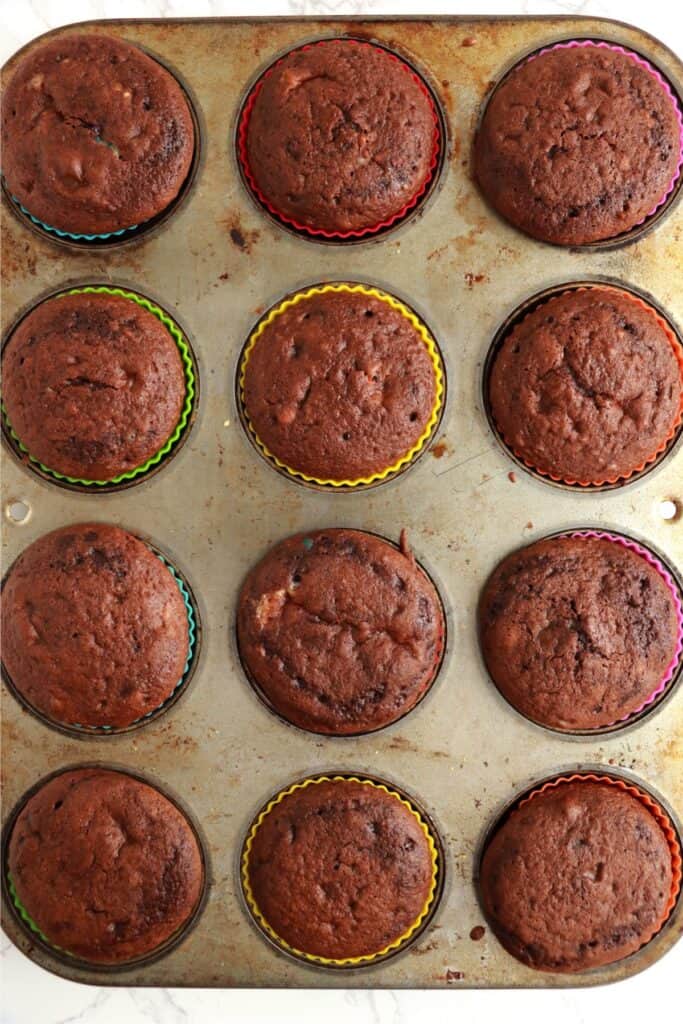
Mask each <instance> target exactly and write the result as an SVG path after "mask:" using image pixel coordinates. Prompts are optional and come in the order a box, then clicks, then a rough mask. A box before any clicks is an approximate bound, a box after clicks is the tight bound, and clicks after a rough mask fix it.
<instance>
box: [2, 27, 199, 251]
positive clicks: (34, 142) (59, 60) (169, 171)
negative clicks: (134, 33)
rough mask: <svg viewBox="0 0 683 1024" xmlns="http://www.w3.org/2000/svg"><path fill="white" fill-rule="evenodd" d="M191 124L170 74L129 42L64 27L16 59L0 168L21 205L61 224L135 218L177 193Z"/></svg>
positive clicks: (87, 226)
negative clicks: (62, 33) (73, 32)
mask: <svg viewBox="0 0 683 1024" xmlns="http://www.w3.org/2000/svg"><path fill="white" fill-rule="evenodd" d="M193 152H194V125H193V122H192V115H191V114H190V110H189V107H188V104H187V100H186V99H185V96H184V94H183V92H182V90H181V88H180V86H179V85H178V83H177V82H176V80H175V79H174V78H173V76H172V75H170V74H169V73H168V71H166V69H165V68H163V67H162V66H161V65H160V64H158V63H157V61H155V60H152V59H151V58H150V57H148V56H146V54H144V53H143V52H142V51H141V50H139V49H138V48H137V47H136V46H132V45H131V44H130V43H126V42H123V41H122V40H119V39H112V38H109V37H108V36H96V35H67V36H61V37H60V38H58V39H52V40H49V41H48V42H46V43H43V44H41V45H39V46H37V47H36V48H35V49H34V50H32V51H31V52H30V53H29V54H28V56H26V57H24V58H23V60H21V61H20V62H19V64H18V65H17V68H16V70H15V72H14V75H13V76H12V78H11V80H10V83H9V85H8V87H7V89H6V90H5V93H4V97H3V100H2V171H3V174H4V176H5V180H6V182H7V186H8V188H9V190H10V192H11V193H12V195H14V196H15V197H16V198H17V199H18V200H19V202H20V203H22V204H23V205H24V206H25V207H26V209H27V210H28V211H29V212H30V213H31V214H33V216H34V217H37V218H38V219H39V220H42V221H44V222H45V223H46V224H48V225H49V226H51V227H54V228H58V229H60V230H62V231H68V232H73V233H77V234H78V233H85V234H103V233H107V232H112V231H118V230H120V229H122V228H129V227H133V226H135V225H137V224H140V223H142V222H143V221H146V220H149V219H150V218H151V217H154V216H155V215H156V214H158V213H160V212H161V211H162V210H164V209H165V208H166V207H167V206H168V204H169V203H170V202H171V201H172V200H173V199H175V197H176V196H177V194H178V192H179V190H180V187H181V185H182V184H183V182H184V180H185V178H186V177H187V174H188V172H189V169H190V164H191V161H192V155H193Z"/></svg>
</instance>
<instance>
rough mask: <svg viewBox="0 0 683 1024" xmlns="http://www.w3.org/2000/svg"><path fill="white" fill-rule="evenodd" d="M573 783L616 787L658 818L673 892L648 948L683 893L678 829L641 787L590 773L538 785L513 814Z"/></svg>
mask: <svg viewBox="0 0 683 1024" xmlns="http://www.w3.org/2000/svg"><path fill="white" fill-rule="evenodd" d="M571 782H599V783H600V784H604V785H607V786H614V787H615V788H616V789H621V790H622V791H623V792H625V793H628V794H629V795H630V796H632V797H634V798H635V799H636V800H638V801H639V802H640V803H641V804H642V805H643V807H646V808H647V810H648V811H649V812H650V814H651V815H652V817H653V818H654V819H655V821H656V822H657V824H658V825H659V827H660V828H661V830H662V832H663V833H664V837H665V838H666V841H667V843H668V846H669V851H670V853H671V892H670V893H669V899H668V901H667V904H666V907H665V908H664V913H663V915H662V918H661V920H660V921H659V923H658V925H657V927H656V928H655V930H654V931H653V932H652V935H651V936H650V938H649V939H647V940H646V942H644V943H643V945H647V942H649V941H650V939H653V938H654V936H655V935H656V934H657V932H658V931H659V930H660V929H661V928H662V927H663V925H664V924H665V923H666V921H667V920H668V918H669V917H670V916H671V911H672V910H673V909H674V907H675V906H676V901H677V899H678V895H679V893H680V891H681V877H682V874H683V870H682V869H683V858H682V857H681V844H680V841H679V838H678V835H677V833H676V830H675V828H674V827H673V825H672V823H671V819H670V818H669V815H668V814H667V813H666V811H665V810H664V809H663V808H662V807H661V806H660V805H659V804H658V803H657V801H656V800H654V799H653V797H651V796H650V794H649V793H646V792H645V790H643V789H640V788H639V787H638V786H635V785H633V784H632V783H629V782H626V781H625V780H624V779H619V778H616V777H615V776H614V775H596V774H594V773H592V772H591V773H589V772H581V773H579V772H577V773H575V774H573V775H561V776H559V777H558V778H556V779H551V780H550V781H549V782H545V783H544V784H543V785H541V786H539V788H538V789H534V790H532V791H531V793H528V794H527V795H526V796H525V797H523V798H522V799H521V800H520V801H519V803H518V804H517V805H516V806H515V807H514V808H513V810H512V814H516V813H517V812H518V811H519V810H521V808H522V807H524V806H525V804H528V803H529V802H530V801H531V800H535V799H537V798H538V797H540V796H542V795H543V794H544V793H547V792H548V791H549V790H553V789H557V788H558V787H560V786H566V785H568V784H569V783H571Z"/></svg>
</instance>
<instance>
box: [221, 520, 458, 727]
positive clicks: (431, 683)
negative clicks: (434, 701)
mask: <svg viewBox="0 0 683 1024" xmlns="http://www.w3.org/2000/svg"><path fill="white" fill-rule="evenodd" d="M356 532H358V533H366V534H368V536H370V537H376V538H377V539H378V540H381V541H382V542H383V543H384V544H388V545H389V546H390V547H392V548H395V549H396V550H400V551H403V553H404V554H408V555H409V556H410V557H412V558H413V560H414V563H415V565H416V566H417V568H418V569H419V570H420V572H421V573H422V574H423V576H424V577H425V578H426V579H427V580H428V582H429V583H430V584H431V586H432V587H433V588H434V592H435V594H436V597H437V600H438V607H439V613H440V616H441V629H440V635H439V644H438V647H437V650H436V651H435V654H434V662H433V667H432V674H431V676H430V678H429V680H428V682H427V683H426V685H425V686H424V688H423V690H422V692H421V693H420V695H419V696H418V698H417V700H416V701H415V703H414V704H413V705H412V706H411V707H409V708H407V709H405V710H404V711H403V712H402V713H401V714H400V715H399V716H398V718H395V719H393V720H392V721H391V722H385V723H384V724H383V725H377V726H373V727H372V728H369V729H359V730H358V731H356V732H347V733H333V732H324V731H323V730H317V729H312V728H306V727H305V726H303V725H299V724H298V723H297V722H293V721H291V720H290V719H289V718H287V716H286V715H285V714H284V713H283V712H282V711H280V710H279V708H277V707H276V706H275V705H274V704H273V703H272V701H271V700H270V697H269V696H268V694H267V693H266V692H265V690H264V689H263V688H262V686H261V685H260V683H258V682H257V680H256V679H255V677H254V674H253V673H252V671H251V669H250V668H249V666H248V665H247V662H246V659H245V658H244V657H243V655H242V651H241V649H240V644H239V640H238V631H237V624H236V623H235V630H234V637H235V647H236V650H237V655H238V657H239V660H240V665H241V666H242V671H243V672H244V675H245V677H246V680H247V682H248V683H249V685H250V686H251V688H252V690H253V691H254V693H255V694H256V696H257V697H258V699H259V700H260V701H261V703H262V704H263V705H264V707H266V708H267V709H268V711H269V712H270V714H271V715H274V716H275V717H276V718H277V719H279V720H280V721H281V722H283V723H284V724H285V725H287V726H289V727H290V728H292V729H298V730H300V731H301V732H303V733H308V734H310V735H313V736H320V737H323V738H324V739H325V740H327V741H328V742H329V741H334V742H339V741H340V742H342V743H343V742H344V741H346V740H353V739H355V738H357V737H358V736H371V735H374V734H376V733H380V732H382V731H383V730H385V729H391V728H393V727H394V726H397V725H399V723H400V722H403V721H404V719H406V718H407V717H408V716H409V715H412V714H413V712H415V711H417V709H418V708H419V707H420V706H421V704H422V703H423V701H425V700H426V699H427V697H428V696H429V695H430V693H431V692H432V690H433V689H434V687H435V686H436V684H437V683H438V681H439V677H440V676H441V674H442V671H443V669H444V663H445V661H446V657H447V650H448V614H447V610H446V606H445V603H444V598H443V594H442V593H441V589H440V587H439V585H438V584H437V582H436V580H435V579H434V577H433V576H432V574H431V573H430V572H428V571H427V569H426V568H425V567H424V565H422V563H421V562H420V561H419V560H418V559H417V558H415V556H414V554H413V552H412V550H411V549H410V547H409V545H408V544H407V543H406V544H405V548H404V546H403V545H404V542H405V541H406V540H407V539H406V538H405V535H402V537H401V540H400V541H399V543H398V544H396V543H395V541H392V540H390V539H389V538H388V537H384V536H383V535H381V534H379V533H372V532H371V531H370V530H358V531H356Z"/></svg>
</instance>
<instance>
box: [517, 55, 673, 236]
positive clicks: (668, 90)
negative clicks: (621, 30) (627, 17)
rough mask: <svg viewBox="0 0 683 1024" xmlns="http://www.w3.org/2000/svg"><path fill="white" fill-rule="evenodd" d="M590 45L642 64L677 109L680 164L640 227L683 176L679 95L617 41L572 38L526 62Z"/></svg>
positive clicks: (529, 58) (653, 70)
mask: <svg viewBox="0 0 683 1024" xmlns="http://www.w3.org/2000/svg"><path fill="white" fill-rule="evenodd" d="M589 46H593V47H595V48H596V49H602V50H614V52H615V53H623V54H624V56H625V57H630V59H631V60H633V61H635V63H636V64H640V66H641V67H642V68H645V70H646V71H649V73H650V74H651V75H652V77H653V78H655V79H656V80H657V82H658V83H659V86H660V88H661V89H663V91H664V92H665V93H666V95H667V96H668V98H669V99H670V100H671V103H672V105H673V108H674V110H675V111H676V120H677V121H678V164H677V165H676V170H675V172H674V176H673V178H672V179H671V182H670V183H669V186H668V188H667V190H666V192H665V193H664V195H663V196H662V198H661V199H660V200H659V202H657V203H655V205H654V206H653V207H652V209H651V210H650V212H649V213H646V214H645V216H644V217H643V218H642V220H639V221H638V223H637V224H634V225H633V227H634V228H637V227H640V225H641V224H644V223H645V221H646V220H648V218H649V217H651V216H652V215H653V213H656V212H657V210H658V209H659V208H660V206H663V204H664V203H665V202H666V201H667V199H668V198H669V196H670V195H671V193H672V192H673V190H674V188H675V187H676V182H677V181H678V179H679V178H680V176H681V170H683V112H681V106H680V103H679V101H678V97H677V96H675V95H674V93H673V92H672V90H671V86H670V85H669V83H668V82H667V81H666V79H665V78H664V77H663V76H662V75H661V74H660V73H659V71H657V69H656V68H655V67H654V66H653V65H652V64H650V63H649V61H647V60H645V58H644V57H641V56H640V54H638V53H634V52H633V50H626V49H624V47H623V46H617V45H616V43H605V42H595V41H594V40H592V39H572V40H570V41H569V42H567V43H555V45H554V46H546V47H545V48H544V49H542V50H539V51H538V52H537V53H532V54H531V56H530V57H528V58H527V61H526V63H527V64H528V63H529V62H530V61H532V60H536V58H537V57H540V56H542V55H543V54H544V53H551V52H552V50H571V49H574V48H576V47H581V48H585V47H589ZM632 230H633V228H629V231H632Z"/></svg>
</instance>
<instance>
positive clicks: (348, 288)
mask: <svg viewBox="0 0 683 1024" xmlns="http://www.w3.org/2000/svg"><path fill="white" fill-rule="evenodd" d="M327 292H347V293H349V294H351V295H353V294H361V295H369V296H370V297H371V298H374V299H379V300H380V302H384V303H386V305H388V306H390V307H391V308H392V309H395V310H397V312H399V313H401V314H402V315H403V316H404V317H405V318H406V320H408V321H409V322H410V324H411V325H412V326H413V327H414V329H415V330H416V331H417V333H418V334H419V336H420V338H421V339H422V341H423V342H424V345H425V348H426V349H427V354H428V355H429V358H430V360H431V363H432V367H433V369H434V380H435V388H434V405H433V407H432V411H431V414H430V416H429V419H428V420H427V423H426V425H425V428H424V430H423V431H422V434H421V435H420V437H419V438H418V439H417V441H416V443H415V444H414V445H413V446H412V448H410V449H409V451H407V452H406V453H405V454H404V455H402V456H401V458H400V459H398V460H397V461H396V462H394V463H393V465H391V466H387V467H386V469H383V470H381V471H377V472H375V473H369V474H368V475H367V476H363V477H357V478H355V479H353V480H333V479H329V478H323V477H315V476H309V475H308V474H307V473H304V472H302V471H301V470H298V469H295V468H293V467H292V466H288V465H287V464H286V463H284V462H282V461H281V460H280V459H279V458H278V457H277V455H275V454H274V453H273V452H271V451H270V449H269V448H267V447H266V445H265V444H264V443H263V441H262V440H261V438H260V437H259V436H258V434H257V433H256V429H255V428H254V425H253V423H252V422H251V420H250V419H249V416H248V413H247V410H246V405H245V401H244V384H245V380H246V375H247V364H248V362H249V357H250V356H251V353H252V351H253V349H254V346H255V345H256V344H257V343H258V340H259V338H260V337H261V335H262V334H263V332H264V331H265V330H266V328H267V327H269V326H270V324H272V322H273V321H274V320H275V319H276V318H277V317H278V316H279V315H280V314H281V313H284V311H285V310H287V309H290V307H292V306H296V305H298V304H299V303H300V302H303V301H304V300H305V299H308V298H310V297H311V296H313V295H324V294H326V293H327ZM444 382H445V374H444V369H443V362H442V360H441V354H440V352H439V350H438V348H437V346H436V343H435V341H434V339H433V338H432V336H431V334H430V332H429V330H428V329H427V327H426V326H425V324H423V323H422V321H421V320H420V319H419V318H418V317H417V316H416V315H415V313H413V311H412V310H411V309H409V308H408V306H406V305H404V304H403V303H402V302H399V300H398V299H397V298H395V297H394V296H393V295H389V294H388V293H387V292H383V291H380V290H379V289H378V288H369V287H368V286H367V285H362V284H322V285H316V286H315V287H314V288H306V289H305V290H304V291H300V292H296V294H295V295H292V296H290V297H289V298H288V299H285V300H284V302H281V303H280V304H279V305H277V306H275V307H274V308H273V309H272V310H271V311H270V313H268V315H267V316H265V317H264V318H263V319H262V320H261V321H260V322H259V323H258V324H257V326H256V328H255V329H254V330H253V331H252V333H251V334H250V336H249V339H248V341H247V344H246V345H245V347H244V351H243V352H242V356H241V358H240V365H239V371H238V388H239V400H240V406H241V411H242V415H243V418H244V421H245V423H246V425H247V427H248V429H249V433H250V435H251V437H252V438H253V440H254V442H255V443H256V447H257V448H258V449H259V451H260V452H261V454H262V455H263V456H264V457H265V459H266V460H267V461H268V462H270V463H271V464H272V465H274V466H275V467H276V468H277V469H281V470H284V471H285V472H286V473H287V474H288V475H289V476H291V477H294V478H295V479H298V480H304V481H305V482H306V483H313V484H318V485H319V486H321V487H335V488H336V487H339V488H352V487H358V486H361V485H365V486H367V485H368V484H374V483H379V482H380V481H382V482H384V481H385V480H387V479H389V478H391V477H394V476H396V474H397V473H399V472H401V470H403V469H405V468H406V467H407V466H408V465H409V464H410V463H412V462H413V461H414V460H415V459H416V458H417V457H418V455H419V454H420V453H421V451H422V449H423V448H424V447H425V445H426V444H427V443H428V442H429V440H430V439H431V437H432V436H433V434H434V432H435V430H436V427H437V425H438V422H439V417H440V415H441V410H442V406H443V399H444V393H445V383H444Z"/></svg>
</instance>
